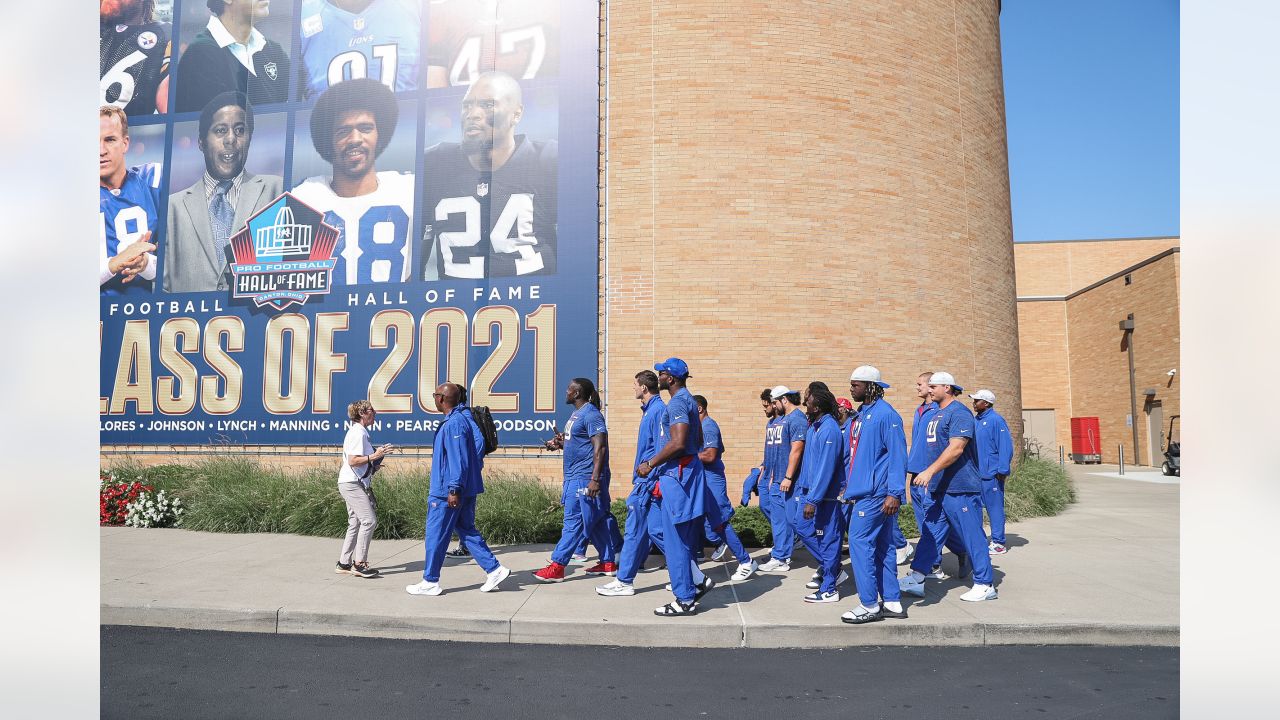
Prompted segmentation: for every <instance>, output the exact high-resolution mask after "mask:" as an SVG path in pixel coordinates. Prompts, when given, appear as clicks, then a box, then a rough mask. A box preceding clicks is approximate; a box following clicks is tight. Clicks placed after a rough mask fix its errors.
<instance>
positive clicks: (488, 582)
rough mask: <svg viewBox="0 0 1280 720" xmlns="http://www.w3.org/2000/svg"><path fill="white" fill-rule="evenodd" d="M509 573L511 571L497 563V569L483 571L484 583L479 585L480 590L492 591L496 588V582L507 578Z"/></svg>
mask: <svg viewBox="0 0 1280 720" xmlns="http://www.w3.org/2000/svg"><path fill="white" fill-rule="evenodd" d="M509 575H511V571H510V570H508V569H507V568H505V567H503V566H501V565H499V566H498V569H497V570H494V571H493V572H491V573H485V578H486V579H485V581H484V584H483V585H481V586H480V592H493V591H494V590H497V589H498V583H501V582H502V581H503V580H506V579H507V576H509Z"/></svg>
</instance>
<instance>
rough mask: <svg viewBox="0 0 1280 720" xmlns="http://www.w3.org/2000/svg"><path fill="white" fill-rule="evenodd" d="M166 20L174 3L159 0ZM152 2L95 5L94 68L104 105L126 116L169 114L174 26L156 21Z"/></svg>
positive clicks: (110, 0)
mask: <svg viewBox="0 0 1280 720" xmlns="http://www.w3.org/2000/svg"><path fill="white" fill-rule="evenodd" d="M160 2H161V3H162V8H163V10H164V13H165V16H168V14H169V13H170V12H171V11H172V9H173V0H160ZM156 5H157V3H156V0H99V2H98V54H99V57H100V60H101V62H100V63H99V67H98V77H99V78H101V83H100V85H99V88H100V91H101V98H100V100H99V102H101V103H102V104H103V105H114V106H116V107H118V108H121V109H122V110H124V112H125V114H126V115H150V114H152V113H163V112H167V110H168V106H169V58H170V53H171V52H172V42H171V40H172V38H173V30H172V27H173V26H172V24H171V23H168V22H162V21H160V20H159V19H158V18H157V12H156V10H157V7H156Z"/></svg>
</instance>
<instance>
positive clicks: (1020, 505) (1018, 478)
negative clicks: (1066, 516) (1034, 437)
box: [1004, 455, 1076, 522]
mask: <svg viewBox="0 0 1280 720" xmlns="http://www.w3.org/2000/svg"><path fill="white" fill-rule="evenodd" d="M1075 501H1076V488H1075V486H1074V485H1072V484H1071V478H1070V476H1068V475H1067V471H1066V470H1064V469H1062V467H1060V466H1059V465H1058V463H1056V462H1053V461H1050V460H1044V459H1042V458H1038V457H1034V456H1029V455H1024V456H1022V458H1021V459H1020V460H1019V461H1018V467H1017V468H1016V469H1014V471H1013V473H1012V474H1010V475H1009V478H1008V479H1007V480H1005V484H1004V512H1005V516H1006V519H1007V520H1008V521H1009V522H1016V521H1018V520H1023V519H1025V518H1033V517H1050V516H1053V515H1057V514H1058V513H1060V512H1062V511H1063V510H1066V509H1067V505H1070V504H1071V503H1073V502H1075Z"/></svg>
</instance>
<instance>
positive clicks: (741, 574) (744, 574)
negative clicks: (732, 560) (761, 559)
mask: <svg viewBox="0 0 1280 720" xmlns="http://www.w3.org/2000/svg"><path fill="white" fill-rule="evenodd" d="M759 569H760V566H759V565H758V564H757V563H756V561H755V560H751V561H749V562H747V563H744V564H742V565H739V566H738V571H737V572H735V573H734V574H733V577H731V578H729V581H730V582H741V581H742V580H746V579H747V578H749V577H751V576H752V575H754V574H755V572H756V570H759Z"/></svg>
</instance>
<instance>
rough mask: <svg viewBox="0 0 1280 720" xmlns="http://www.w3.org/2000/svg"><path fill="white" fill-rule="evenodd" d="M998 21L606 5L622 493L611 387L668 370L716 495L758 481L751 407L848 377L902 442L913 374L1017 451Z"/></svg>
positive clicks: (930, 14)
mask: <svg viewBox="0 0 1280 720" xmlns="http://www.w3.org/2000/svg"><path fill="white" fill-rule="evenodd" d="M999 12H1000V6H999V3H998V2H997V1H996V0H985V1H983V0H973V1H970V2H950V1H949V2H941V1H939V0H912V1H911V2H895V1H892V0H864V1H860V2H854V3H851V2H844V1H839V2H835V1H833V2H788V3H777V2H736V3H723V2H716V1H712V0H681V2H679V3H675V2H655V1H643V0H614V1H613V2H610V3H608V21H607V23H606V27H607V30H608V38H607V46H606V55H607V68H605V69H604V70H603V72H602V77H605V78H607V93H608V117H607V120H606V121H605V129H606V133H607V134H606V141H607V159H608V167H607V170H606V171H605V172H604V173H603V175H604V180H605V183H606V186H607V190H606V191H604V192H605V195H604V196H603V197H604V200H605V208H604V212H602V217H604V218H606V220H607V224H606V226H605V227H604V228H602V238H607V240H606V241H605V242H604V247H602V257H603V258H604V259H603V261H602V274H603V275H604V278H605V279H604V283H603V288H604V289H606V291H607V298H604V299H602V315H603V317H602V320H601V328H602V332H603V333H604V336H603V340H604V341H603V342H602V347H603V348H604V350H605V357H604V358H602V364H604V365H605V367H606V368H607V371H606V373H605V378H604V380H605V383H604V385H605V387H606V388H607V396H606V404H607V406H608V407H607V409H608V418H609V422H610V426H611V433H610V435H611V439H612V445H613V453H612V457H613V463H612V464H613V467H614V472H615V476H616V477H618V478H619V480H620V481H621V482H623V483H625V480H623V477H625V476H626V475H627V473H628V470H627V466H628V465H629V463H630V461H631V457H632V454H633V453H634V435H635V428H636V424H637V422H638V418H639V411H638V409H637V408H636V405H635V403H634V402H633V401H632V400H631V380H632V377H633V375H634V374H635V373H636V372H637V371H639V370H641V369H644V368H651V367H652V365H653V362H654V360H655V359H661V358H665V357H667V356H669V355H680V356H681V357H683V358H684V359H685V360H687V361H688V362H689V364H690V366H691V368H692V374H693V378H692V380H691V382H690V389H691V390H692V392H694V393H700V394H703V395H706V396H707V398H708V400H709V401H710V404H711V414H712V415H713V416H715V417H716V418H717V419H718V421H719V422H720V425H721V427H722V428H723V430H724V434H725V443H726V445H727V446H728V451H727V453H726V457H725V460H726V464H727V465H728V472H729V476H730V488H731V490H730V494H731V495H733V494H734V493H735V492H736V491H735V490H734V481H735V480H736V479H738V478H741V477H742V476H743V475H744V474H745V472H746V470H747V469H749V468H750V467H751V466H752V465H753V464H755V463H756V462H759V458H760V454H761V439H762V424H763V418H762V416H761V414H760V411H759V404H758V400H757V395H758V393H759V392H760V390H761V389H763V388H764V387H766V386H770V385H776V384H779V383H783V384H787V385H790V386H791V387H792V388H800V387H803V385H804V384H806V383H807V382H808V381H810V380H815V379H817V380H823V381H825V382H827V383H828V384H829V385H830V386H831V387H832V389H833V390H835V391H836V394H837V395H847V394H848V376H849V372H850V371H851V370H852V369H853V368H854V367H855V366H857V365H859V364H863V363H870V364H874V365H876V366H878V367H879V368H880V370H881V371H882V372H883V373H884V375H885V378H886V380H887V381H888V382H890V383H892V384H893V389H892V390H890V391H889V393H888V396H887V397H888V399H889V400H890V401H891V402H892V403H893V405H894V406H895V407H897V408H898V409H899V411H901V412H902V413H903V415H904V418H906V419H907V421H908V425H909V424H910V416H911V411H912V409H913V408H914V406H915V404H916V401H915V399H914V379H915V376H916V374H917V373H918V372H919V371H920V370H924V369H946V370H948V371H950V372H952V373H953V374H954V375H955V376H956V378H957V379H958V380H959V381H960V382H961V383H962V384H963V385H964V386H965V388H966V391H967V392H972V391H974V390H976V389H978V388H979V387H989V388H991V389H992V390H993V391H995V393H996V395H997V396H998V398H999V402H998V404H997V409H998V410H999V411H1000V412H1001V413H1002V414H1003V415H1004V416H1005V417H1006V418H1007V419H1008V420H1009V423H1010V425H1011V426H1012V427H1013V429H1014V431H1015V433H1016V434H1017V435H1019V437H1020V436H1021V425H1022V422H1021V412H1020V408H1021V399H1020V397H1019V386H1020V380H1019V364H1018V331H1017V311H1016V307H1015V292H1014V273H1013V243H1012V240H1013V238H1012V228H1011V222H1010V211H1009V174H1008V163H1007V157H1006V145H1005V122H1004V92H1003V83H1002V79H1001V68H1000V42H999ZM963 399H964V400H965V402H966V404H968V398H967V397H965V398H963ZM908 431H909V428H908ZM548 470H553V469H551V468H548ZM624 492H625V491H624V490H623V489H622V487H619V488H618V490H617V491H616V492H615V494H617V495H621V494H622V493H624Z"/></svg>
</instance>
